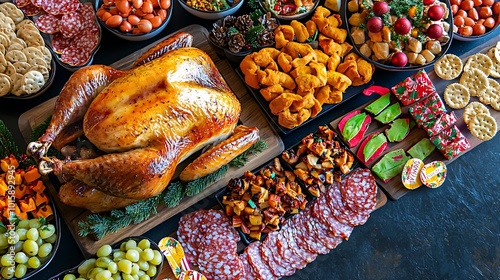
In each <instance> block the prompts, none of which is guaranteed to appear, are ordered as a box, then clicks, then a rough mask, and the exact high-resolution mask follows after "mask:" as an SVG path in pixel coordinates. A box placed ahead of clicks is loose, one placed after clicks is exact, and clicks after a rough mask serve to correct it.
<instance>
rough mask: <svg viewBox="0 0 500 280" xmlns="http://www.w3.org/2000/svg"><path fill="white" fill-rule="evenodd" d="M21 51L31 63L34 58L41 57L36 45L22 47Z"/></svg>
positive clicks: (41, 54)
mask: <svg viewBox="0 0 500 280" xmlns="http://www.w3.org/2000/svg"><path fill="white" fill-rule="evenodd" d="M23 53H24V54H25V55H26V59H27V61H28V63H31V64H33V60H34V59H35V58H42V59H43V53H42V52H41V51H40V50H39V49H38V47H27V48H25V49H23Z"/></svg>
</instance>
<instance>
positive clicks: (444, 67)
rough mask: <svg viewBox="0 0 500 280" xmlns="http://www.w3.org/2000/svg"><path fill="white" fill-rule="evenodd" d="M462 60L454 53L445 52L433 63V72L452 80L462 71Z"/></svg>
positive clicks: (444, 78) (442, 77)
mask: <svg viewBox="0 0 500 280" xmlns="http://www.w3.org/2000/svg"><path fill="white" fill-rule="evenodd" d="M462 67H463V64H462V60H461V59H460V57H458V56H456V55H454V54H446V55H444V56H443V57H442V58H441V59H439V60H438V61H437V62H436V63H435V64H434V72H436V75H437V76H438V77H439V78H441V79H443V80H453V79H455V78H457V77H458V76H459V75H460V73H462Z"/></svg>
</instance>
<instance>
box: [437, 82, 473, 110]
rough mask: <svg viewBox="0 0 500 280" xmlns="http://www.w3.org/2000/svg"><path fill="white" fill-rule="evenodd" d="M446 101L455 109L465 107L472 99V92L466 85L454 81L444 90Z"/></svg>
mask: <svg viewBox="0 0 500 280" xmlns="http://www.w3.org/2000/svg"><path fill="white" fill-rule="evenodd" d="M443 96H444V101H445V102H446V104H448V106H450V107H451V108H453V109H462V108H464V107H465V106H466V105H467V104H468V103H469V100H470V93H469V90H468V89H467V87H466V86H464V85H462V84H459V83H453V84H450V85H448V86H447V87H446V89H445V90H444V95H443Z"/></svg>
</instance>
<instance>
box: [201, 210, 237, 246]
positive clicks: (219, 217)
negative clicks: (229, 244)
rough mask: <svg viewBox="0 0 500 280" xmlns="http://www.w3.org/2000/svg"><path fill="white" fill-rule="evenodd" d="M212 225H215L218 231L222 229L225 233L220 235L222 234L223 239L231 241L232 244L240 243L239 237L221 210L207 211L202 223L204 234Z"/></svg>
mask: <svg viewBox="0 0 500 280" xmlns="http://www.w3.org/2000/svg"><path fill="white" fill-rule="evenodd" d="M212 225H215V226H216V227H217V228H218V229H224V231H225V232H224V233H222V234H224V237H225V238H228V239H230V240H232V241H233V242H234V243H237V242H238V241H240V235H239V234H238V232H236V230H235V229H234V227H233V225H232V224H231V223H230V222H229V219H228V218H227V216H226V215H225V214H224V212H222V210H213V209H210V210H208V211H207V213H206V214H205V216H204V219H203V222H202V228H203V230H204V232H206V231H208V230H209V229H208V227H209V226H212Z"/></svg>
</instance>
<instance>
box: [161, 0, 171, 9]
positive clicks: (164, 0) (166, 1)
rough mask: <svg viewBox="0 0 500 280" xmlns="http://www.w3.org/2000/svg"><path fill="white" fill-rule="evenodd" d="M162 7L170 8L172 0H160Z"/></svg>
mask: <svg viewBox="0 0 500 280" xmlns="http://www.w3.org/2000/svg"><path fill="white" fill-rule="evenodd" d="M160 8H162V9H163V10H166V9H168V8H170V0H160Z"/></svg>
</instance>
